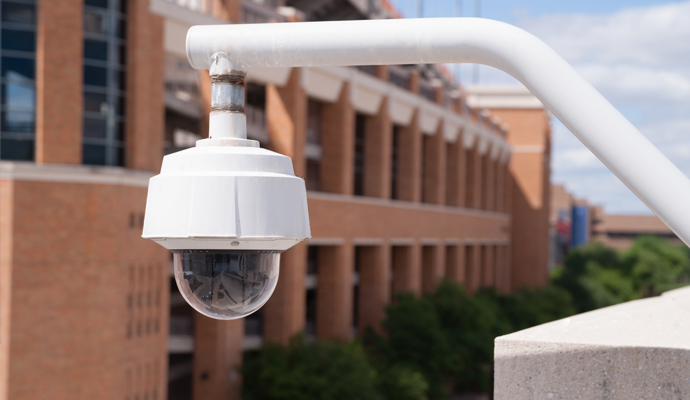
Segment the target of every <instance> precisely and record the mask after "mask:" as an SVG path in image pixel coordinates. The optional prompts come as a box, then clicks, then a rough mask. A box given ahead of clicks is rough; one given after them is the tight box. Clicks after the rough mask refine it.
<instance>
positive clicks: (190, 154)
mask: <svg viewBox="0 0 690 400" xmlns="http://www.w3.org/2000/svg"><path fill="white" fill-rule="evenodd" d="M212 78H214V77H213V76H212ZM242 78H243V77H242ZM223 79H224V80H223ZM243 83H244V82H243V79H239V80H237V79H236V80H234V81H233V80H229V79H227V77H221V78H219V79H214V80H213V84H214V89H213V90H214V100H215V101H216V103H214V104H213V108H212V110H213V111H212V112H211V124H210V125H211V126H210V137H211V138H210V139H204V140H200V141H198V142H197V145H196V147H194V148H191V149H187V150H184V151H180V152H177V153H174V154H170V155H167V156H165V157H164V158H163V166H162V168H161V173H160V175H157V176H155V177H153V178H151V180H150V182H149V192H148V198H147V201H146V217H145V220H144V232H143V235H142V236H143V237H144V238H146V239H151V240H153V241H155V242H157V243H158V244H160V245H161V246H163V247H165V248H166V249H168V250H170V251H171V252H172V253H173V267H174V274H175V280H176V282H177V285H178V287H179V289H180V292H181V293H182V295H183V296H184V298H185V299H186V300H187V302H188V303H189V304H190V305H191V306H192V307H193V308H194V309H196V310H197V311H198V312H200V313H202V314H204V315H206V316H208V317H211V318H215V319H237V318H242V317H245V316H247V315H249V314H251V313H252V312H254V311H256V310H258V309H259V308H260V307H261V306H262V305H264V304H265V303H266V301H268V299H269V297H270V296H271V294H272V293H273V290H274V289H275V287H276V283H277V281H278V270H279V264H280V253H282V252H283V251H285V250H287V249H289V248H290V247H292V246H294V245H295V244H297V243H299V242H300V241H302V240H304V239H307V238H309V237H310V230H309V214H308V211H307V193H306V188H305V185H304V180H303V179H301V178H298V177H296V176H295V175H294V173H293V169H292V161H291V160H290V158H289V157H286V156H283V155H281V154H278V153H274V152H271V151H268V150H265V149H261V148H259V143H258V142H256V141H254V140H246V139H245V138H246V131H245V129H246V122H245V116H244V113H243V111H244V110H243V106H244V104H243V103H244V93H243V92H244V86H243ZM223 85H225V86H228V85H229V86H231V87H224V86H223ZM218 86H220V88H218ZM217 89H218V90H217ZM240 90H241V92H242V93H241V96H239V95H238V94H237V93H234V94H235V96H234V97H232V98H230V99H229V100H228V101H235V102H239V100H237V99H238V98H241V103H242V104H241V106H242V108H241V110H237V109H228V107H225V108H224V107H223V104H222V99H221V100H220V102H221V105H220V106H219V105H218V104H217V103H218V101H219V100H218V98H219V96H215V95H216V93H217V91H220V92H221V93H220V94H221V95H222V94H223V92H227V93H226V94H232V93H231V92H232V91H235V92H236V91H240ZM220 97H222V96H220ZM229 97H230V96H228V98H229ZM243 137H244V138H243Z"/></svg>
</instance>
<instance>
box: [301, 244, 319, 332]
mask: <svg viewBox="0 0 690 400" xmlns="http://www.w3.org/2000/svg"><path fill="white" fill-rule="evenodd" d="M318 267H319V248H318V246H309V247H308V250H307V280H306V282H305V287H306V291H307V293H306V307H305V309H306V310H305V311H306V315H305V319H306V321H305V324H304V332H305V333H306V335H307V336H310V337H315V336H316V296H317V292H316V286H317V284H318V281H317V280H318Z"/></svg>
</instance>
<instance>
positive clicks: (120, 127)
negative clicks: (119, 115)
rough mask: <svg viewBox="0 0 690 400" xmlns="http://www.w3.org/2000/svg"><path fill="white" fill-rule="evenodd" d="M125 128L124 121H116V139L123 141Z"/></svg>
mask: <svg viewBox="0 0 690 400" xmlns="http://www.w3.org/2000/svg"><path fill="white" fill-rule="evenodd" d="M125 129H126V127H125V124H124V122H118V123H117V140H119V141H120V142H124V141H125Z"/></svg>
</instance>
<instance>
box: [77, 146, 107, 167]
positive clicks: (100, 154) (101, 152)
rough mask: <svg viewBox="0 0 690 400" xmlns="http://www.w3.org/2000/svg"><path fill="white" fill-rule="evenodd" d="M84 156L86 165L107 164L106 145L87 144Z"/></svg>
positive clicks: (84, 148)
mask: <svg viewBox="0 0 690 400" xmlns="http://www.w3.org/2000/svg"><path fill="white" fill-rule="evenodd" d="M83 151H84V154H83V156H82V158H83V161H84V162H83V163H84V164H86V165H105V146H102V145H98V144H85V145H84V147H83Z"/></svg>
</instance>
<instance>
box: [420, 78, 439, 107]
mask: <svg viewBox="0 0 690 400" xmlns="http://www.w3.org/2000/svg"><path fill="white" fill-rule="evenodd" d="M419 95H420V96H422V97H424V98H425V99H427V100H429V101H431V102H434V103H435V102H436V88H435V87H434V86H433V85H432V84H431V83H429V82H427V81H425V80H424V79H420V80H419Z"/></svg>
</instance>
